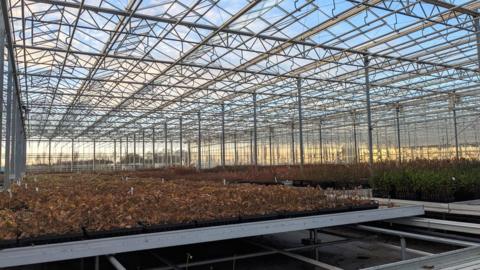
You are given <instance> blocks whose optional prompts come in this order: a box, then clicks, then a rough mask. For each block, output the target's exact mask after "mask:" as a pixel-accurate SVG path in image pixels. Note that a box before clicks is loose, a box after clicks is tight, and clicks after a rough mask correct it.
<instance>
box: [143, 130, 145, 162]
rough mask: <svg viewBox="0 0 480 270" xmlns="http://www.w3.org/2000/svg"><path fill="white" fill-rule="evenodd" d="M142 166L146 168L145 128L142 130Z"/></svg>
mask: <svg viewBox="0 0 480 270" xmlns="http://www.w3.org/2000/svg"><path fill="white" fill-rule="evenodd" d="M142 167H143V168H144V169H145V130H142Z"/></svg>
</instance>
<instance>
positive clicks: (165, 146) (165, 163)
mask: <svg viewBox="0 0 480 270" xmlns="http://www.w3.org/2000/svg"><path fill="white" fill-rule="evenodd" d="M163 140H164V144H163V166H164V167H167V166H168V133H167V120H166V119H165V123H163Z"/></svg>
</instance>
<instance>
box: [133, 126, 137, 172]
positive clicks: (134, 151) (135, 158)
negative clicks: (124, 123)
mask: <svg viewBox="0 0 480 270" xmlns="http://www.w3.org/2000/svg"><path fill="white" fill-rule="evenodd" d="M133 169H134V170H136V169H137V134H135V133H133Z"/></svg>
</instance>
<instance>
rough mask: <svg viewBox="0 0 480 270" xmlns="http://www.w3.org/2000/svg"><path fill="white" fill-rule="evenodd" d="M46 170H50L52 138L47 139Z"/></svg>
mask: <svg viewBox="0 0 480 270" xmlns="http://www.w3.org/2000/svg"><path fill="white" fill-rule="evenodd" d="M9 149H10V146H9ZM8 164H10V161H9V162H8ZM48 170H49V171H51V170H52V139H48Z"/></svg>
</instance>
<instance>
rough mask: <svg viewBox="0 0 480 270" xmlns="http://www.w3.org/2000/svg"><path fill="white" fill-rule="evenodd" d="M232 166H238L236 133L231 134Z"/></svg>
mask: <svg viewBox="0 0 480 270" xmlns="http://www.w3.org/2000/svg"><path fill="white" fill-rule="evenodd" d="M233 159H234V160H233V164H234V165H235V166H237V165H238V149H237V132H236V131H235V133H233Z"/></svg>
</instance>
